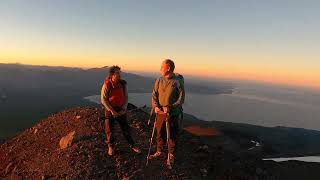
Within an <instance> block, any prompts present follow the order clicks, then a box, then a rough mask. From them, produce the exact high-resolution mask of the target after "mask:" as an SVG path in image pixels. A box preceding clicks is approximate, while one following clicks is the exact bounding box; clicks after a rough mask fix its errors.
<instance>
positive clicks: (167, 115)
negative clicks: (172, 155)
mask: <svg viewBox="0 0 320 180" xmlns="http://www.w3.org/2000/svg"><path fill="white" fill-rule="evenodd" d="M153 112H154V109H153V108H152V109H151V112H150V117H149V120H148V126H149V124H150V122H151V117H152V115H153ZM158 114H165V115H166V120H165V122H166V133H167V145H169V139H170V124H169V113H164V112H159V113H156V117H155V120H154V123H153V128H152V134H151V138H150V143H149V150H148V155H147V162H146V166H148V164H149V157H150V151H151V147H152V140H153V136H154V132H155V129H156V123H157V120H158ZM168 157H169V152H168ZM167 165H168V164H167ZM170 166H171V165H170Z"/></svg>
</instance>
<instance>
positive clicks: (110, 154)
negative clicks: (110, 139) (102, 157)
mask: <svg viewBox="0 0 320 180" xmlns="http://www.w3.org/2000/svg"><path fill="white" fill-rule="evenodd" d="M108 155H109V156H112V155H113V148H112V146H108Z"/></svg>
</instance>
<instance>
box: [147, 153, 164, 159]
mask: <svg viewBox="0 0 320 180" xmlns="http://www.w3.org/2000/svg"><path fill="white" fill-rule="evenodd" d="M161 156H162V152H160V151H157V152H156V153H154V154H152V155H150V156H149V159H150V160H151V159H156V158H159V157H161Z"/></svg>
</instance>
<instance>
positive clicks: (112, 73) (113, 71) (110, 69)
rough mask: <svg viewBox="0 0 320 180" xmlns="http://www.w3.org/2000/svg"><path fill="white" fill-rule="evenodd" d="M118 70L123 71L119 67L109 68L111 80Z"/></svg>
mask: <svg viewBox="0 0 320 180" xmlns="http://www.w3.org/2000/svg"><path fill="white" fill-rule="evenodd" d="M116 70H119V71H120V70H121V68H120V67H119V66H111V67H110V68H109V78H111V76H112V75H114V73H115V72H116Z"/></svg>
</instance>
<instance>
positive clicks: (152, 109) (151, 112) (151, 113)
mask: <svg viewBox="0 0 320 180" xmlns="http://www.w3.org/2000/svg"><path fill="white" fill-rule="evenodd" d="M153 111H154V108H151V111H150V116H149V119H148V126H149V125H150V122H151V117H152V115H153Z"/></svg>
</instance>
